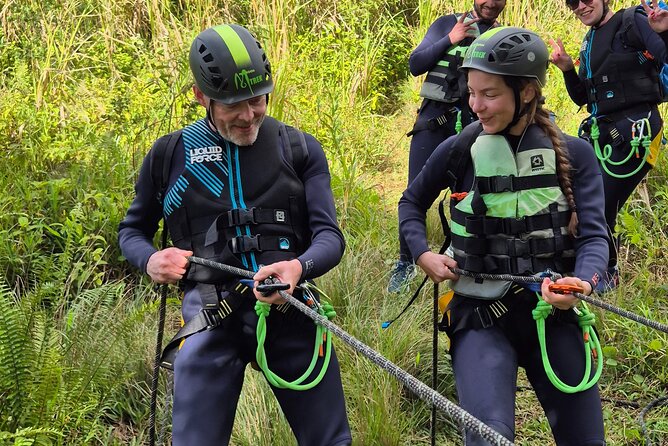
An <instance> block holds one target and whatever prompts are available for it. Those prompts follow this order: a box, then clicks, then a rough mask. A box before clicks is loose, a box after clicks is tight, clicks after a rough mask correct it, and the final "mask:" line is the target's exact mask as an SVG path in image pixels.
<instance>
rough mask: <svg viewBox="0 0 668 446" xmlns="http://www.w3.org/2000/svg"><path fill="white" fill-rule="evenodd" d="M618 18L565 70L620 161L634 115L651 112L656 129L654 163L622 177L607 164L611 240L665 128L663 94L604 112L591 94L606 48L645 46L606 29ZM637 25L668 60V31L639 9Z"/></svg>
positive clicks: (569, 85) (625, 168)
mask: <svg viewBox="0 0 668 446" xmlns="http://www.w3.org/2000/svg"><path fill="white" fill-rule="evenodd" d="M621 14H622V13H621V12H617V15H621ZM618 20H620V17H613V18H611V19H609V20H608V22H606V23H605V24H604V25H602V26H600V27H598V28H592V29H590V30H589V32H588V33H587V35H586V36H585V39H584V41H583V45H582V51H581V52H580V59H579V63H580V66H579V70H578V72H577V73H576V70H575V69H573V70H570V71H566V72H564V80H565V82H566V89H567V90H568V94H569V95H570V97H571V99H572V100H573V102H575V103H576V104H578V105H585V104H586V105H587V109H588V111H589V112H590V113H591V114H592V116H595V117H596V118H597V119H598V123H599V127H600V131H601V137H600V138H599V143H600V147H601V148H603V147H604V146H605V145H606V144H611V147H612V156H611V158H610V159H611V160H612V161H615V162H616V161H620V160H622V159H625V158H626V157H627V155H628V154H629V152H630V151H631V144H630V141H631V138H632V132H631V123H632V121H636V120H639V119H642V118H648V119H649V123H650V126H651V131H652V135H651V138H652V139H653V140H655V143H654V144H653V146H652V154H651V157H652V161H651V163H649V162H648V163H645V164H644V165H643V166H642V167H640V170H638V172H636V173H635V174H634V175H632V176H630V177H627V178H616V177H614V176H613V175H611V174H610V173H608V172H607V171H606V169H604V168H602V173H603V188H604V190H605V220H606V222H607V224H608V228H609V231H610V236H611V240H614V239H613V238H612V233H613V232H614V230H615V222H616V220H617V214H618V212H619V210H620V209H621V208H622V206H623V205H624V203H626V200H628V198H629V196H630V195H631V193H632V192H633V191H634V190H635V188H636V186H637V185H638V184H639V183H640V181H641V180H642V179H643V178H644V177H645V175H646V174H647V172H648V171H649V170H650V169H651V168H652V164H653V163H654V162H655V161H656V159H655V158H656V156H657V152H658V149H659V145H660V141H661V138H662V134H663V120H662V118H661V115H660V114H659V109H658V107H657V105H658V102H659V101H658V100H655V101H652V102H649V103H644V104H634V105H632V106H625V105H619V106H618V107H614V108H615V110H611V111H607V112H606V113H601V112H600V109H599V104H597V103H596V102H591V101H590V100H589V99H588V97H587V90H586V88H587V86H586V80H587V79H589V78H590V77H591V76H592V73H596V72H597V71H598V69H599V67H600V66H601V64H602V63H604V62H605V60H606V59H609V57H607V56H606V54H607V53H606V52H607V51H608V50H607V49H606V48H610V50H611V51H612V53H614V54H632V53H638V51H642V50H643V49H638V48H633V47H630V46H629V45H628V44H627V45H625V42H624V40H626V39H625V38H623V37H622V36H623V34H621V33H615V35H614V38H612V40H611V41H610V36H606V34H610V33H614V32H615V29H612V28H611V27H616V23H618ZM635 30H636V33H637V36H638V37H639V38H640V40H641V41H642V42H643V44H644V47H645V48H644V49H647V50H648V51H649V53H651V54H652V56H653V57H654V59H655V60H656V61H663V62H667V61H668V53H667V52H666V44H665V43H664V42H665V39H666V36H668V32H667V33H662V34H663V35H661V36H659V35H657V34H656V33H655V32H654V31H652V29H651V28H650V27H649V24H648V23H647V17H645V16H643V15H641V14H635ZM642 57H643V56H642V55H640V54H639V55H638V58H640V59H642ZM648 63H651V62H648ZM615 68H617V67H615ZM632 69H634V67H633V66H630V67H629V66H624V67H623V68H620V71H621V72H624V73H627V72H628V70H632ZM610 76H611V77H612V76H613V74H610ZM613 129H616V131H617V132H618V136H617V137H616V138H613V137H611V134H610V132H613V134H614V132H615V130H613ZM583 130H584V133H583V134H582V135H581V136H582V137H584V138H585V139H588V140H589V132H588V131H587V129H586V125H585V128H584V129H583ZM656 138H658V139H656ZM590 142H591V141H590ZM641 149H642V148H641ZM641 154H642V152H641ZM642 161H643V158H642V156H640V157H636V156H632V157H631V158H630V159H629V161H628V162H626V163H624V164H622V165H621V166H612V165H610V164H609V163H606V167H607V169H608V170H610V172H612V173H613V174H625V173H630V172H633V171H634V170H635V169H636V168H638V167H639V165H640V163H642ZM616 248H617V247H616V243H611V244H610V247H609V257H610V260H609V266H611V267H613V266H615V265H616V264H617V249H616Z"/></svg>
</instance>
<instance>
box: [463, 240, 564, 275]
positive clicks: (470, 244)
mask: <svg viewBox="0 0 668 446" xmlns="http://www.w3.org/2000/svg"><path fill="white" fill-rule="evenodd" d="M452 247H453V248H455V249H460V250H462V251H464V252H466V253H467V254H470V255H474V256H476V255H477V256H484V255H487V254H489V255H495V256H508V257H529V256H535V255H539V254H549V253H560V252H562V251H564V250H569V249H573V241H572V240H571V239H570V238H566V237H559V236H557V237H556V238H531V239H528V240H521V239H519V238H500V237H493V238H488V237H462V236H460V235H457V234H453V235H452ZM538 271H540V270H538Z"/></svg>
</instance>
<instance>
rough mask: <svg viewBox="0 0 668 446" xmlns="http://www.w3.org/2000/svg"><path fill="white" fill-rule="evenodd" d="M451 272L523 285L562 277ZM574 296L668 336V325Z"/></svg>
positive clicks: (585, 297)
mask: <svg viewBox="0 0 668 446" xmlns="http://www.w3.org/2000/svg"><path fill="white" fill-rule="evenodd" d="M450 271H452V272H453V273H455V274H457V275H460V276H467V277H472V278H477V279H485V280H487V279H489V280H505V281H510V282H522V283H540V282H542V281H543V278H544V277H547V276H545V275H544V274H546V273H549V274H551V277H552V280H556V279H560V278H561V275H560V274H557V273H554V272H546V273H542V274H541V275H535V276H515V275H512V274H487V273H473V272H470V271H465V270H463V269H459V268H450ZM573 295H574V296H575V297H577V298H578V299H580V300H583V301H585V302H586V303H588V304H591V305H594V306H596V307H599V308H602V309H604V310H606V311H610V312H611V313H615V314H617V315H619V316H622V317H624V318H626V319H630V320H632V321H634V322H638V323H639V324H642V325H645V326H647V327H649V328H653V329H655V330H658V331H662V332H664V333H667V334H668V325H666V324H663V323H661V322H656V321H653V320H651V319H648V318H646V317H643V316H640V315H639V314H635V313H633V312H631V311H628V310H624V309H623V308H619V307H616V306H614V305H611V304H609V303H607V302H605V301H602V300H600V299H597V298H595V297H592V296H587V295H586V294H582V293H578V292H574V293H573Z"/></svg>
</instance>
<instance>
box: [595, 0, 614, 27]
mask: <svg viewBox="0 0 668 446" xmlns="http://www.w3.org/2000/svg"><path fill="white" fill-rule="evenodd" d="M602 1H603V13H602V14H601V18H600V19H598V22H596V23H595V24H593V25H592V26H591V27H592V28H598V27H599V26H601V22H602V21H603V19H605V16H607V15H608V11H610V8H609V7H608V4H607V3H606V2H605V0H602Z"/></svg>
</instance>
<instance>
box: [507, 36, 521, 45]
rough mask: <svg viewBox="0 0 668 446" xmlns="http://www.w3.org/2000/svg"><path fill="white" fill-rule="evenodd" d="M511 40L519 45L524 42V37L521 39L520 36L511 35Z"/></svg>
mask: <svg viewBox="0 0 668 446" xmlns="http://www.w3.org/2000/svg"><path fill="white" fill-rule="evenodd" d="M510 40H512V41H513V42H515V43H517V44H518V45H521V44H522V43H524V42H522V39H520V36H510Z"/></svg>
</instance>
